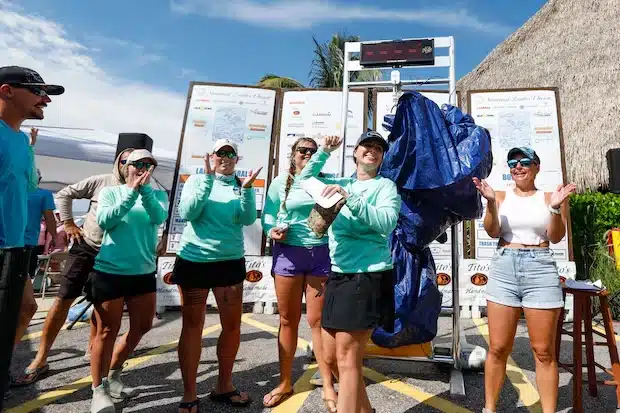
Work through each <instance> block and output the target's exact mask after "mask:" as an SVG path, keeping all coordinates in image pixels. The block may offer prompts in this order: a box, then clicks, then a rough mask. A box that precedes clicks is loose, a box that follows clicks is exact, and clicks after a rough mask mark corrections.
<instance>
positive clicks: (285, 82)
mask: <svg viewBox="0 0 620 413" xmlns="http://www.w3.org/2000/svg"><path fill="white" fill-rule="evenodd" d="M258 86H262V87H274V88H283V89H299V88H303V87H304V85H302V84H301V83H300V82H298V81H297V80H295V79H292V78H290V77H284V76H278V75H274V74H271V73H269V74H266V75H265V76H263V77H262V78H261V79H260V80H259V81H258Z"/></svg>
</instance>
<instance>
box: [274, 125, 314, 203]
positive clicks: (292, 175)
mask: <svg viewBox="0 0 620 413" xmlns="http://www.w3.org/2000/svg"><path fill="white" fill-rule="evenodd" d="M302 142H309V143H311V144H313V145H314V147H315V148H318V147H319V145H318V144H317V143H316V141H315V140H314V139H312V138H306V137H304V138H299V139H297V140H296V141H295V143H293V146H292V147H291V156H290V158H291V162H290V165H289V168H288V177H287V178H286V186H285V187H284V199H283V200H282V204H281V208H282V210H283V211H286V199H287V198H288V194H289V192H290V191H291V186H293V181H294V180H295V173H297V166H296V165H295V152H296V151H297V146H298V145H299V144H300V143H302Z"/></svg>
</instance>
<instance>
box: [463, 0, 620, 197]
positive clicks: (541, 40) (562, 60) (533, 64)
mask: <svg viewBox="0 0 620 413" xmlns="http://www.w3.org/2000/svg"><path fill="white" fill-rule="evenodd" d="M457 57H458V44H457ZM533 87H557V88H559V91H560V111H561V114H562V127H563V134H564V147H565V148H564V149H565V153H566V167H567V173H568V180H569V181H570V182H574V183H576V184H577V185H578V187H579V189H580V190H584V189H596V188H598V187H600V186H601V185H607V183H608V171H607V161H606V158H605V153H606V152H607V150H608V149H610V148H616V147H620V0H549V1H548V2H547V3H546V4H545V5H544V6H543V7H542V8H541V9H540V10H539V11H538V13H536V14H535V15H534V16H533V17H532V18H531V19H529V20H528V21H527V22H526V23H525V24H524V25H523V27H521V28H520V29H519V30H517V31H516V32H515V33H513V34H512V35H511V36H510V37H509V38H508V39H506V40H505V41H504V42H503V43H502V44H500V45H499V46H497V47H496V48H495V50H493V51H492V52H491V53H490V54H489V55H488V56H487V57H486V58H485V59H484V60H483V61H482V63H480V65H478V67H476V68H475V69H474V70H473V71H472V72H470V73H469V74H467V75H466V76H465V77H463V78H462V79H461V80H460V81H459V82H458V85H457V88H458V90H459V91H460V92H461V98H462V100H463V101H462V102H461V103H462V105H463V106H462V107H466V105H467V93H466V92H468V91H469V90H471V89H507V88H533ZM467 110H469V108H467ZM543 162H544V160H543Z"/></svg>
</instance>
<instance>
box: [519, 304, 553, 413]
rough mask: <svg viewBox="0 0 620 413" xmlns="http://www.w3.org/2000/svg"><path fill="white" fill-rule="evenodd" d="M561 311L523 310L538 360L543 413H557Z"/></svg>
mask: <svg viewBox="0 0 620 413" xmlns="http://www.w3.org/2000/svg"><path fill="white" fill-rule="evenodd" d="M560 310H561V309H560V308H554V309H548V310H539V309H534V308H525V309H524V310H523V312H524V313H525V320H526V321H527V330H528V333H529V335H530V344H531V346H532V351H533V352H534V359H535V360H536V385H537V386H538V392H539V393H540V403H541V405H542V410H543V413H552V412H555V408H556V406H557V403H558V386H559V373H558V361H557V359H556V356H555V336H556V333H557V325H558V318H559V316H560Z"/></svg>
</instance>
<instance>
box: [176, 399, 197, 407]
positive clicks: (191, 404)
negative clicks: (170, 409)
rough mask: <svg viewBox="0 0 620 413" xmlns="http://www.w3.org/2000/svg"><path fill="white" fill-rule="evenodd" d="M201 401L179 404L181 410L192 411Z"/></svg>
mask: <svg viewBox="0 0 620 413" xmlns="http://www.w3.org/2000/svg"><path fill="white" fill-rule="evenodd" d="M199 403H200V399H196V400H194V401H193V402H181V403H179V409H188V410H191V409H192V408H193V407H195V406H198V404H199Z"/></svg>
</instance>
